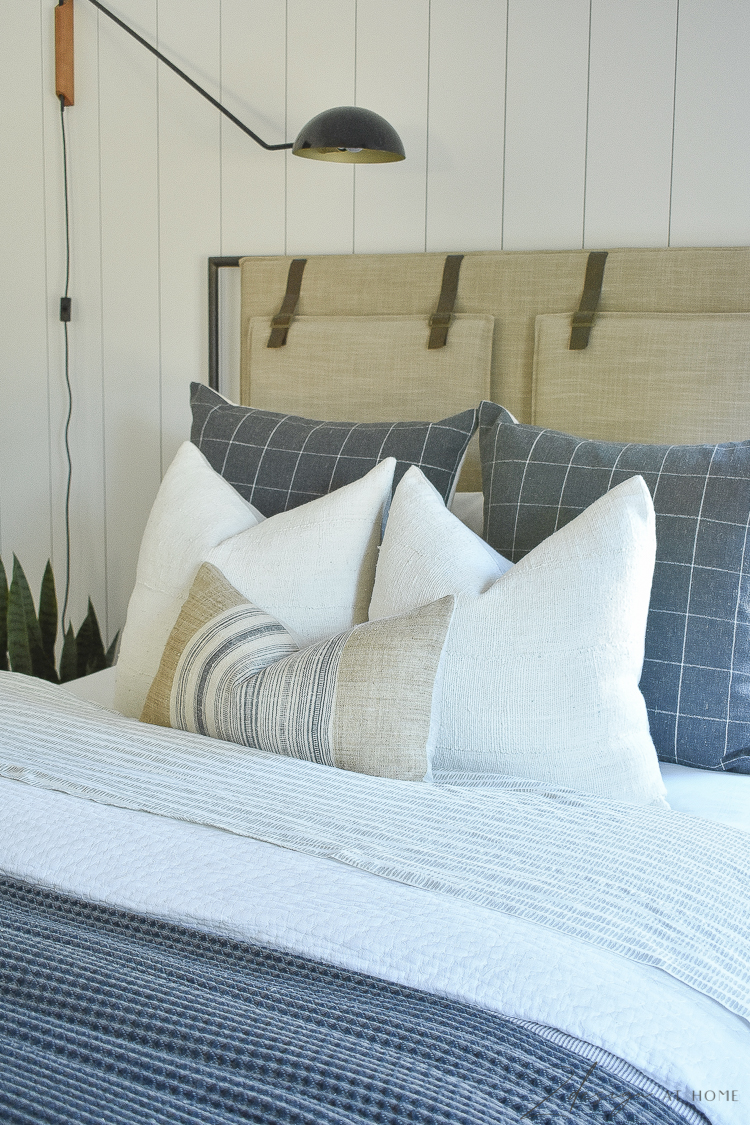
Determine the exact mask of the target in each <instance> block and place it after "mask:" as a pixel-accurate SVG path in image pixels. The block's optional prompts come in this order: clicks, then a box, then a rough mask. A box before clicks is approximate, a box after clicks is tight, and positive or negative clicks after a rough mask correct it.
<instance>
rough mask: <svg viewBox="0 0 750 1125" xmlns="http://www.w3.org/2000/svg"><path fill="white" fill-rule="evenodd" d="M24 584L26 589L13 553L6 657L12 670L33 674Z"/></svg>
mask: <svg viewBox="0 0 750 1125" xmlns="http://www.w3.org/2000/svg"><path fill="white" fill-rule="evenodd" d="M24 585H25V587H26V589H27V590H28V588H29V587H28V583H27V582H26V577H25V575H24V573H23V570H22V569H21V564H20V563H19V561H18V559H17V558H16V556H15V555H14V556H13V578H12V580H11V583H10V590H9V591H8V657H9V659H10V666H11V668H12V669H13V671H14V672H21V673H22V674H23V675H24V676H33V675H34V666H33V664H32V662H31V642H30V640H29V630H28V624H27V620H26V609H25V606H24V590H23V587H24ZM29 597H31V593H29ZM32 608H33V607H32Z"/></svg>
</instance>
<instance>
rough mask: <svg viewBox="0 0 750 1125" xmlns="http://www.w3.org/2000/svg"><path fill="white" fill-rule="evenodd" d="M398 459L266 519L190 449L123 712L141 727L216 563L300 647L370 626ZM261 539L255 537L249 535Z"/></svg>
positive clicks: (124, 655)
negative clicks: (196, 595)
mask: <svg viewBox="0 0 750 1125" xmlns="http://www.w3.org/2000/svg"><path fill="white" fill-rule="evenodd" d="M395 465H396V462H395V461H394V459H393V458H389V459H387V460H385V461H381V462H380V464H378V465H377V466H376V468H375V469H373V470H372V471H371V472H370V473H368V474H367V475H366V476H364V477H362V478H361V480H358V481H355V482H354V483H353V484H351V485H347V486H345V487H344V488H341V489H339V490H338V491H337V492H336V493H332V494H331V495H330V496H323V497H321V498H320V499H319V500H315V501H313V502H312V503H310V504H305V505H303V506H302V507H300V508H298V509H296V510H295V511H294V512H287V513H284V514H283V515H282V516H277V517H274V518H273V519H269V520H266V519H264V517H263V516H261V514H260V513H259V512H256V511H255V509H253V508H252V506H251V505H249V504H248V503H247V502H246V501H245V500H243V499H242V497H241V496H240V495H239V494H238V493H237V492H236V491H235V490H234V489H233V488H232V486H231V485H230V484H228V483H227V481H225V480H224V479H223V477H221V476H220V474H219V473H217V472H215V471H214V470H213V469H212V468H211V466H210V465H209V464H208V462H207V461H206V459H205V457H203V455H202V454H201V453H200V452H199V451H198V450H197V449H196V448H195V446H194V445H192V444H191V443H190V442H185V444H184V445H183V446H182V447H181V449H180V451H179V453H178V455H177V458H176V459H175V461H174V462H173V464H172V465H171V466H170V468H169V469H168V471H167V473H166V474H165V477H164V480H163V481H162V485H161V488H160V489H159V493H158V495H157V497H156V501H155V502H154V507H153V509H152V511H151V515H150V516H149V520H148V523H147V525H146V531H145V532H144V536H143V542H142V544H141V551H140V555H139V557H138V571H137V581H136V586H135V590H134V591H133V595H132V597H131V599H130V605H129V606H128V616H127V621H126V624H125V630H124V633H123V638H122V648H121V652H120V660H119V662H118V665H117V682H116V689H115V707H116V708H117V710H118V711H121V712H122V714H124V715H128V716H129V717H131V718H134V719H137V718H138V717H139V716H140V714H141V711H142V709H143V704H144V701H145V699H146V694H147V692H148V690H149V687H150V685H151V681H152V680H153V678H154V676H155V675H156V671H157V669H158V667H159V661H160V659H161V655H162V653H163V651H164V646H165V645H166V643H167V639H168V637H169V634H170V631H171V629H172V626H173V625H174V623H175V621H176V620H177V616H178V614H179V612H180V608H181V606H182V604H183V602H184V601H185V599H186V598H187V596H188V593H189V591H190V586H191V584H192V582H193V579H194V578H195V575H196V573H197V571H198V568H199V566H200V565H201V563H202V562H204V561H205V560H206V559H211V561H212V562H214V563H215V565H216V566H218V567H219V569H221V570H224V567H225V566H226V574H227V576H228V578H229V579H230V581H232V582H233V583H234V584H235V585H236V586H238V588H239V589H240V590H241V591H242V593H243V594H245V595H246V596H251V597H252V598H253V600H254V601H256V602H257V604H259V605H261V606H263V608H265V609H268V610H269V611H270V612H272V613H274V614H276V615H277V616H279V617H280V618H281V620H282V621H283V622H284V624H285V625H288V626H289V627H290V628H291V629H292V630H293V631H294V632H295V636H296V637H297V639H298V641H299V642H300V643H307V642H309V641H312V640H318V639H320V638H321V637H324V636H330V635H332V634H333V633H338V632H340V631H341V630H342V629H346V628H349V627H350V626H351V625H353V624H356V623H357V622H359V621H365V620H366V619H367V606H368V603H369V600H370V594H371V592H372V584H373V581H374V576H375V561H376V557H377V550H378V543H379V541H380V529H381V525H382V518H383V511H384V508H385V505H386V503H387V502H388V500H389V498H390V492H391V482H392V480H393V470H394V468H395ZM248 531H249V532H260V533H261V534H260V535H259V536H258V537H257V538H253V537H251V536H249V535H247V534H246V532H248Z"/></svg>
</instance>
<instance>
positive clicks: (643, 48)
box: [585, 0, 677, 247]
mask: <svg viewBox="0 0 750 1125" xmlns="http://www.w3.org/2000/svg"><path fill="white" fill-rule="evenodd" d="M676 35H677V0H660V2H659V3H658V4H655V3H654V2H653V0H629V3H628V4H627V5H624V4H612V3H611V2H609V0H594V2H593V7H592V19H591V78H590V86H589V128H588V146H587V160H586V217H585V245H586V246H587V247H593V246H665V245H666V244H667V240H668V238H669V191H670V182H671V174H672V160H671V149H672V118H673V108H674V60H675V39H676Z"/></svg>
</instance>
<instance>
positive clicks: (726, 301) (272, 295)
mask: <svg viewBox="0 0 750 1125" xmlns="http://www.w3.org/2000/svg"><path fill="white" fill-rule="evenodd" d="M455 249H457V250H460V249H461V248H460V247H455ZM587 260H588V251H586V250H551V251H537V250H534V251H514V250H509V251H478V252H470V253H466V254H465V255H464V259H463V261H462V263H461V274H460V278H459V283H458V294H457V297H456V312H457V313H470V314H472V315H476V314H482V313H485V314H489V315H491V316H492V317H493V318H494V324H495V329H494V342H493V349H492V371H491V377H490V378H491V392H492V393H491V395H490V397H491V398H493V399H494V400H495V401H496V402H502V403H504V404H505V406H507V408H508V410H510V411H511V412H512V413H513V414H514V415H515V416H516V418H519V419H520V420H521V421H522V422H529V423H530V422H531V421H532V417H531V398H532V368H533V361H534V321H535V318H536V317H537V316H538V315H540V314H543V313H564V314H566V315H567V317H568V318H570V317H571V316H572V314H573V312H574V311H575V309H577V308H578V304H579V301H580V298H581V292H582V289H583V282H584V277H585V274H586V263H587ZM290 262H291V258H290V257H283V256H282V257H264V256H260V257H248V258H243V259H242V262H241V269H242V327H241V333H242V337H241V339H242V342H243V364H244V363H245V362H247V358H248V357H247V347H246V345H247V340H248V324H249V321H250V319H251V318H252V317H258V316H262V317H271V316H273V315H274V314H275V313H276V312H277V311H278V309H279V307H280V305H281V302H282V300H283V297H284V292H285V289H286V281H287V274H288V272H289V265H290ZM444 262H445V254H444V253H442V254H441V253H427V254H425V253H412V254H325V255H316V256H311V257H309V258H308V261H307V265H306V267H305V276H304V281H303V284H302V292H301V294H300V301H299V306H298V313H299V315H300V316H315V317H317V316H396V315H410V316H423V317H425V318H427V317H429V316H430V314H431V313H432V312H434V311H435V307H436V305H437V299H438V294H439V293H440V283H441V277H442V271H443V264H444ZM599 308H600V311H602V312H625V313H638V314H643V313H749V312H750V248H748V247H718V248H709V247H700V248H693V247H670V248H663V249H662V248H653V249H640V248H637V249H636V248H627V249H618V250H614V249H610V251H609V255H608V257H607V265H606V269H605V271H604V286H603V289H602V295H601V301H600V304H599ZM568 323H570V321H568ZM595 340H596V323H595V324H594V328H593V329H592V332H591V342H590V344H589V346H591V343H595ZM428 393H429V392H428V391H426V392H425V394H426V395H427V394H428ZM633 409H634V410H636V411H639V410H640V402H638V401H636V402H634V403H633ZM744 417H745V419H746V421H747V424H748V431H750V404H747V403H746V406H745V410H744ZM573 432H576V431H575V429H573ZM682 440H685V439H682ZM722 440H726V435H722ZM463 487H465V488H466V489H467V490H470V486H469V485H468V484H467V485H465V486H463Z"/></svg>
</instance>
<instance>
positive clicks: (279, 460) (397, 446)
mask: <svg viewBox="0 0 750 1125" xmlns="http://www.w3.org/2000/svg"><path fill="white" fill-rule="evenodd" d="M190 404H191V406H192V410H193V426H192V429H191V432H190V437H191V440H192V441H193V443H194V444H195V445H197V446H198V448H199V449H200V451H201V453H203V455H204V456H205V457H206V459H207V460H208V462H209V464H210V465H211V466H212V468H214V469H215V470H216V472H217V473H220V474H221V475H222V476H223V477H224V479H225V480H227V481H229V483H230V484H231V485H233V486H234V487H235V488H236V489H237V491H238V492H239V493H240V495H241V496H243V497H244V498H245V500H248V501H249V502H250V503H251V504H253V505H254V506H255V507H256V508H258V510H259V511H260V512H262V513H263V515H264V516H273V515H276V513H277V512H285V511H288V510H289V509H290V508H296V507H297V506H298V505H299V504H306V503H307V502H308V501H309V500H315V499H316V498H317V497H318V496H324V495H326V494H327V493H329V492H333V491H335V489H337V488H341V486H342V485H344V484H351V483H352V481H355V480H359V478H360V477H363V476H364V475H365V474H366V473H368V472H369V471H370V469H372V468H374V466H375V465H377V464H378V462H379V461H382V460H383V459H384V458H386V457H395V458H396V460H397V462H398V464H397V466H396V472H395V476H394V478H393V486H394V488H395V487H396V485H397V484H398V482H399V480H400V479H401V477H402V476H403V475H404V473H405V472H406V470H407V469H408V468H409V467H410V466H411V465H417V466H418V467H419V468H420V469H421V470H422V472H423V473H424V475H425V476H426V477H427V479H428V480H429V481H430V482H431V483H432V484H434V486H435V488H437V490H438V492H439V493H440V495H441V496H442V497H443V499H444V500H445V501H446V502H447V501H448V500H449V499H450V496H451V493H452V491H453V488H454V485H455V482H456V477H457V476H458V472H459V469H460V468H461V462H462V461H463V457H464V454H465V453H466V447H467V445H468V444H469V439H470V438H471V435H472V434H473V433H474V431H475V429H476V424H477V418H476V414H477V412H476V410H464V411H463V412H462V413H461V414H455V415H453V417H451V418H443V419H442V421H440V422H322V421H316V420H314V419H311V418H299V417H297V416H295V415H292V414H277V413H274V412H273V411H271V410H259V409H258V408H256V407H252V406H235V405H233V404H232V403H230V402H227V400H226V399H225V398H222V396H221V395H220V394H217V392H216V391H213V390H211V388H210V387H206V386H204V385H203V384H202V383H192V384H191V386H190Z"/></svg>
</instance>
